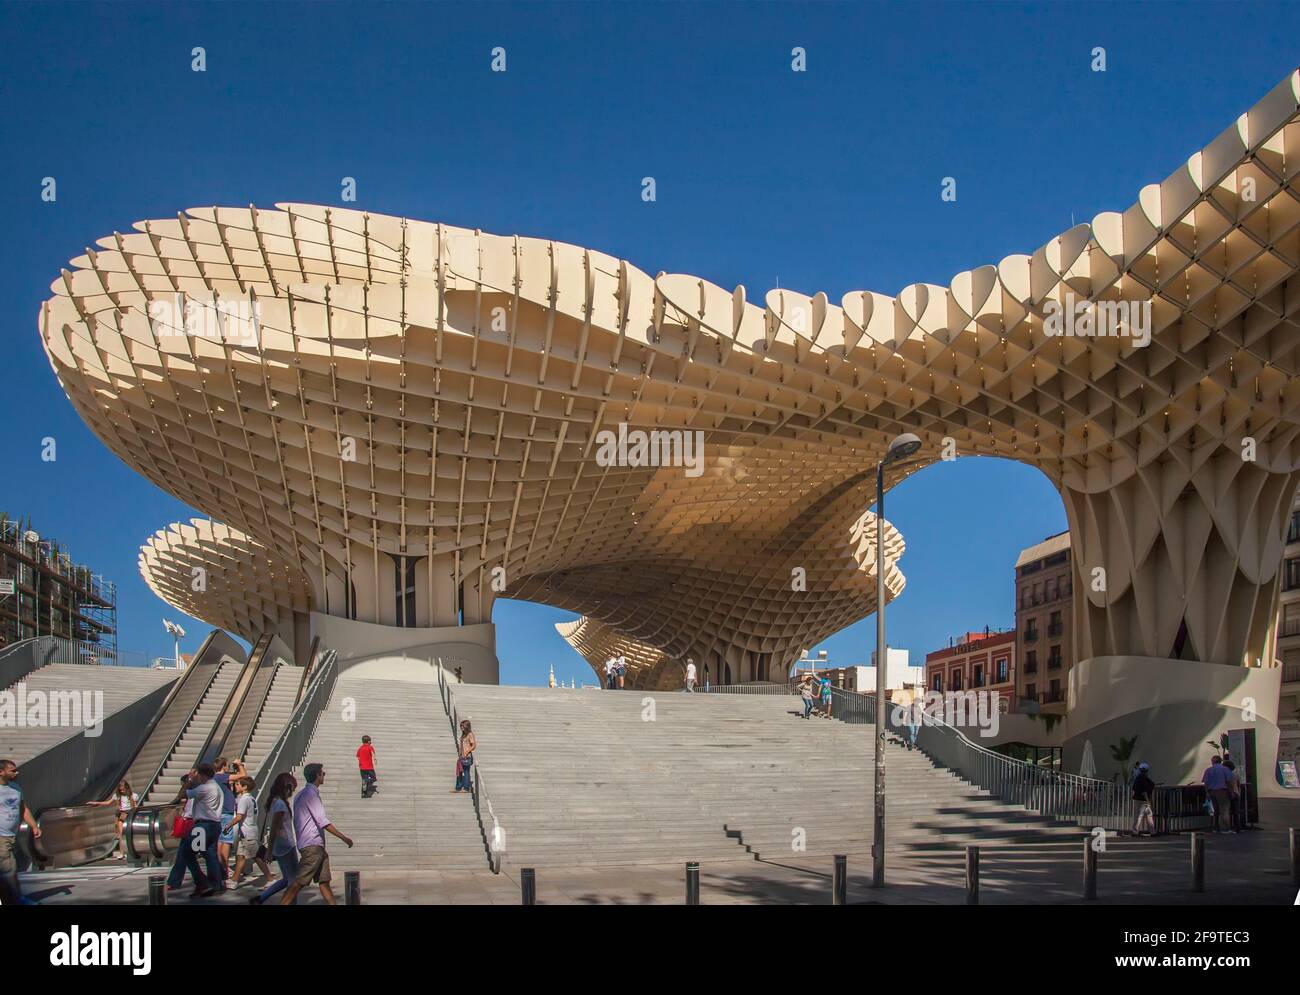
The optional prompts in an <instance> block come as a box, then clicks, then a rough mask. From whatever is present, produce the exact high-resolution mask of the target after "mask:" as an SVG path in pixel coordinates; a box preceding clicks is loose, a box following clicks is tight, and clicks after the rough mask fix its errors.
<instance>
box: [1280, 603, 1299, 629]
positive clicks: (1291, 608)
mask: <svg viewBox="0 0 1300 995" xmlns="http://www.w3.org/2000/svg"><path fill="white" fill-rule="evenodd" d="M1282 635H1283V636H1300V604H1290V605H1287V606H1286V607H1285V608H1283V609H1282Z"/></svg>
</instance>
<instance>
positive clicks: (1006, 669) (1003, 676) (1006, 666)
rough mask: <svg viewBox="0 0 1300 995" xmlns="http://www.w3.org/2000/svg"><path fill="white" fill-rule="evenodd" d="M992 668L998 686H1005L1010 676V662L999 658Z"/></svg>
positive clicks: (1004, 658)
mask: <svg viewBox="0 0 1300 995" xmlns="http://www.w3.org/2000/svg"><path fill="white" fill-rule="evenodd" d="M993 667H994V672H995V673H996V674H997V678H996V680H997V682H998V683H999V684H1005V683H1006V682H1007V679H1008V677H1009V676H1010V662H1009V661H1008V660H1007V658H1006V657H1005V656H1004V657H1000V658H999V659H998V661H997V662H996V663H994V664H993Z"/></svg>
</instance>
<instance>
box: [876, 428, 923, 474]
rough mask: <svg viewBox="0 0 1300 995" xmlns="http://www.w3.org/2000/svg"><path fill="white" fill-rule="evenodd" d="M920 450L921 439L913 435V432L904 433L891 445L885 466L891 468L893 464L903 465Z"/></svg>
mask: <svg viewBox="0 0 1300 995" xmlns="http://www.w3.org/2000/svg"><path fill="white" fill-rule="evenodd" d="M920 448H921V439H920V437H919V436H916V435H913V434H912V433H911V432H904V433H903V434H902V435H900V436H898V437H896V438H895V439H894V441H893V442H891V443H890V444H889V452H888V453H886V454H885V459H884V461H883V462H884V465H885V466H889V465H890V464H891V463H901V462H902V461H903V460H905V459H907V458H908V457H909V456H911V455H913V454H914V453H915V452H916V451H917V450H918V449H920Z"/></svg>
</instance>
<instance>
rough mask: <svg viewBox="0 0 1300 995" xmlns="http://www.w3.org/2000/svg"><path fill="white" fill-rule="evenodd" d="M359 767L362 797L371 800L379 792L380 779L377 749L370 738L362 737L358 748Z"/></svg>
mask: <svg viewBox="0 0 1300 995" xmlns="http://www.w3.org/2000/svg"><path fill="white" fill-rule="evenodd" d="M357 766H358V767H360V768H361V797H362V798H369V797H370V796H371V795H373V794H374V793H375V792H376V791H378V790H379V777H378V775H377V774H375V748H374V746H373V745H371V742H370V737H369V736H362V737H361V745H360V746H359V747H357Z"/></svg>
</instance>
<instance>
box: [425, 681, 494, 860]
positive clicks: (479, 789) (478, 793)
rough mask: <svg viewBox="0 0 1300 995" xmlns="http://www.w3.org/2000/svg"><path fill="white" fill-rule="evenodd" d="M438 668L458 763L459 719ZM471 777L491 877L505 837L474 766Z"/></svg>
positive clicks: (439, 689)
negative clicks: (489, 828) (487, 821)
mask: <svg viewBox="0 0 1300 995" xmlns="http://www.w3.org/2000/svg"><path fill="white" fill-rule="evenodd" d="M437 666H438V693H439V694H440V695H441V696H442V707H443V711H445V712H446V713H447V721H449V722H450V723H451V740H452V742H453V743H454V744H455V746H456V758H457V760H459V759H460V718H459V716H458V715H457V712H456V702H455V699H454V698H453V697H452V693H451V684H450V682H448V680H447V672H446V670H445V669H443V666H442V660H441V659H439V660H438V661H437ZM470 774H471V776H472V781H473V783H472V790H471V792H470V796H471V798H472V799H473V801H474V818H476V819H477V820H478V831H479V835H480V836H481V837H482V838H483V849H484V851H485V852H486V853H487V861H488V867H489V868H490V869H491V871H492V873H493V874H500V873H501V854H502V852H503V851H504V850H505V833H504V831H503V830H502V829H501V823H500V822H499V821H498V820H497V814H496V812H495V810H494V809H493V808H492V799H491V798H489V797H488V793H487V787H486V785H485V783H484V780H483V775H482V773H481V772H480V770H479V765H478V763H477V762H475V763H474V764H472V765H471V766H470ZM484 807H486V808H487V815H488V819H489V820H491V823H492V829H491V831H489V830H488V828H487V823H486V822H485V821H484V819H483V809H484Z"/></svg>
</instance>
